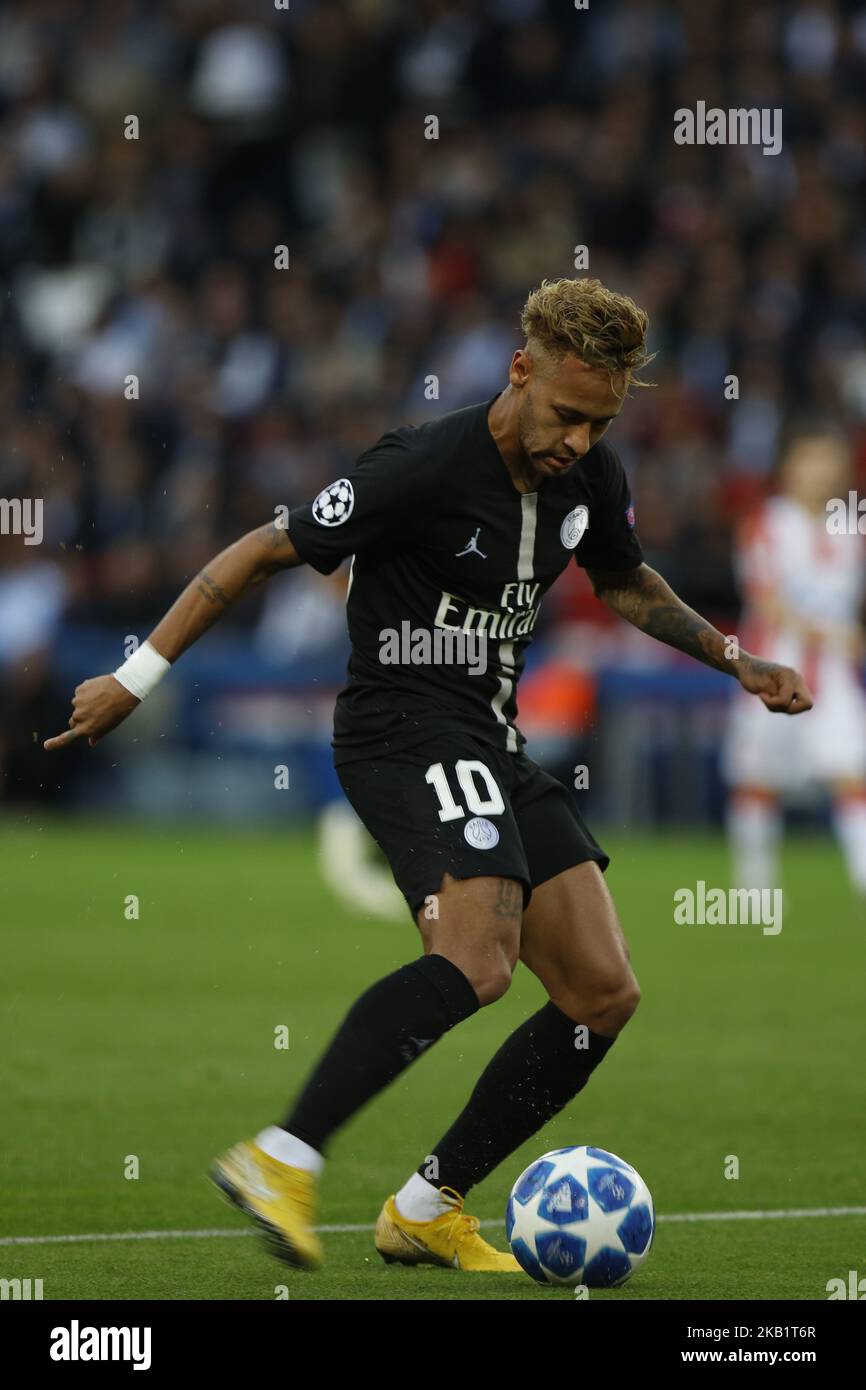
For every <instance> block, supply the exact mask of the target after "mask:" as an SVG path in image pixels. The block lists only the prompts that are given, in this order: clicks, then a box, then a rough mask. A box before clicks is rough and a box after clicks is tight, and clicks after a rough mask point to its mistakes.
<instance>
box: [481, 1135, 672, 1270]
mask: <svg viewBox="0 0 866 1390" xmlns="http://www.w3.org/2000/svg"><path fill="white" fill-rule="evenodd" d="M505 1229H506V1234H507V1236H508V1239H509V1241H510V1243H511V1249H512V1251H513V1252H514V1257H515V1259H516V1260H517V1262H518V1264H520V1265H521V1266H522V1268H523V1269H525V1270H526V1273H527V1274H529V1275H531V1276H532V1278H533V1279H537V1280H538V1282H539V1284H565V1285H571V1286H573V1285H575V1284H585V1285H586V1286H587V1288H591V1289H607V1288H612V1287H613V1286H614V1285H617V1284H624V1283H625V1281H626V1280H627V1279H630V1278H631V1276H632V1275H633V1274H634V1272H635V1270H636V1269H637V1268H638V1266H639V1265H641V1264H643V1262H644V1260H645V1259H646V1257H647V1255H648V1254H649V1251H650V1246H651V1245H652V1242H653V1235H654V1233H655V1211H654V1209H653V1199H652V1197H651V1195H650V1190H649V1188H648V1187H647V1185H646V1183H645V1182H644V1180H643V1178H642V1177H641V1175H640V1173H638V1171H637V1170H636V1169H635V1168H632V1166H631V1164H630V1163H626V1162H625V1160H624V1159H622V1158H617V1156H616V1154H612V1153H608V1151H607V1150H606V1149H594V1148H590V1147H588V1146H587V1145H585V1144H581V1145H578V1146H575V1147H573V1148H570V1149H554V1150H553V1151H552V1152H551V1153H549V1154H544V1156H543V1157H542V1158H539V1159H536V1161H535V1163H531V1164H530V1165H529V1167H528V1168H527V1169H526V1171H525V1172H523V1173H521V1174H520V1177H519V1178H518V1179H517V1182H516V1183H515V1184H514V1186H513V1188H512V1189H511V1196H510V1197H509V1198H508V1207H507V1208H506V1212H505Z"/></svg>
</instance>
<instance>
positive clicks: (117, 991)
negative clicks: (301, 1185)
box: [0, 820, 866, 1300]
mask: <svg viewBox="0 0 866 1390" xmlns="http://www.w3.org/2000/svg"><path fill="white" fill-rule="evenodd" d="M605 840H606V842H607V843H608V844H609V846H610V848H611V851H612V853H613V855H614V862H613V864H612V866H611V869H610V871H609V880H610V882H611V886H612V888H613V891H614V895H615V897H616V899H617V903H618V906H619V909H620V914H621V917H622V920H623V924H624V927H625V930H626V934H627V936H628V938H629V942H630V945H631V951H632V960H633V963H634V965H635V969H636V972H637V975H638V978H639V979H640V981H641V985H642V988H643V1002H642V1004H641V1007H640V1009H639V1010H638V1013H637V1015H636V1016H635V1018H634V1019H633V1020H632V1022H631V1024H630V1025H629V1027H628V1028H627V1029H626V1030H625V1032H624V1034H623V1036H622V1038H621V1039H620V1040H619V1041H618V1043H617V1045H616V1047H615V1048H614V1050H613V1051H612V1053H611V1055H610V1057H609V1058H608V1059H607V1060H606V1062H605V1064H604V1066H603V1067H602V1068H601V1070H600V1071H599V1072H598V1073H597V1074H596V1076H595V1077H594V1078H593V1080H592V1081H591V1082H590V1085H589V1087H588V1088H587V1090H586V1091H585V1092H584V1093H583V1095H582V1096H580V1097H579V1098H578V1099H577V1101H576V1102H575V1103H574V1105H573V1106H572V1107H570V1110H569V1112H568V1114H567V1116H566V1117H559V1118H558V1119H557V1120H556V1121H554V1122H553V1123H552V1124H550V1125H548V1126H547V1128H546V1129H545V1130H544V1131H543V1132H542V1133H541V1134H539V1135H538V1136H536V1137H535V1138H534V1139H533V1140H532V1141H531V1142H530V1143H529V1144H527V1145H526V1146H525V1147H524V1148H523V1149H522V1150H521V1151H520V1152H519V1153H517V1154H515V1155H514V1157H513V1158H512V1159H511V1160H510V1161H509V1162H508V1163H506V1164H504V1165H503V1166H502V1167H501V1168H500V1169H499V1170H498V1171H497V1172H495V1173H494V1174H493V1175H491V1177H490V1178H488V1179H487V1181H486V1182H485V1183H484V1184H483V1185H482V1186H481V1187H480V1188H478V1189H477V1190H476V1191H475V1192H474V1193H473V1194H472V1198H471V1203H470V1206H471V1209H472V1210H473V1211H475V1212H476V1213H477V1214H478V1215H479V1216H480V1217H482V1218H484V1219H487V1220H492V1221H494V1222H496V1223H498V1224H496V1225H493V1226H491V1227H490V1229H489V1231H488V1232H487V1234H488V1235H489V1236H490V1238H491V1239H493V1240H494V1241H495V1242H496V1243H497V1244H498V1245H499V1246H500V1247H501V1248H505V1236H504V1230H503V1228H502V1225H501V1222H502V1216H503V1209H504V1206H505V1199H506V1196H507V1193H508V1190H509V1187H510V1185H511V1183H512V1182H513V1180H514V1178H515V1177H516V1176H517V1174H518V1173H519V1172H520V1171H521V1169H522V1168H523V1167H524V1166H525V1165H526V1164H527V1163H529V1162H530V1161H531V1160H532V1159H533V1158H535V1157H537V1156H538V1155H540V1154H542V1153H544V1152H545V1151H546V1150H548V1149H551V1148H554V1147H558V1146H560V1145H564V1144H569V1143H591V1144H597V1145H601V1146H604V1147H606V1148H609V1149H612V1150H613V1151H614V1152H615V1153H619V1154H621V1155H622V1156H623V1157H625V1158H627V1159H628V1160H629V1161H630V1162H632V1163H634V1165H635V1166H636V1167H637V1168H638V1169H639V1170H640V1172H641V1173H642V1174H643V1176H644V1178H645V1179H646V1181H647V1182H648V1183H649V1185H650V1188H651V1189H652V1191H653V1194H654V1197H655V1201H656V1207H657V1210H658V1213H659V1215H660V1217H661V1218H662V1219H661V1221H660V1223H659V1226H658V1229H657V1232H656V1242H655V1246H654V1249H653V1251H652V1252H651V1255H650V1257H649V1259H648V1261H647V1263H646V1264H645V1265H644V1267H643V1269H641V1270H640V1271H639V1272H638V1274H637V1275H636V1276H635V1277H634V1278H633V1279H632V1281H631V1282H630V1283H629V1284H628V1285H626V1286H625V1287H624V1288H623V1289H621V1290H613V1291H608V1292H593V1293H592V1294H591V1297H592V1298H599V1299H619V1300H623V1299H626V1300H631V1299H683V1298H699V1299H703V1298H707V1299H778V1298H792V1299H802V1300H809V1299H816V1298H817V1299H825V1298H826V1296H827V1294H826V1284H827V1281H828V1280H829V1279H832V1278H836V1277H841V1278H843V1279H846V1281H847V1277H848V1271H849V1270H851V1269H857V1270H859V1271H860V1272H861V1273H866V1216H864V1215H857V1214H854V1215H846V1216H838V1215H836V1216H831V1215H827V1216H821V1215H811V1216H802V1217H796V1218H794V1219H770V1218H769V1217H767V1216H764V1217H761V1218H760V1219H756V1220H731V1221H717V1220H711V1221H703V1220H702V1221H696V1222H693V1223H692V1222H685V1221H678V1220H666V1219H665V1218H667V1217H672V1216H682V1215H684V1214H687V1213H718V1212H734V1211H748V1212H765V1213H766V1212H778V1211H786V1212H788V1211H792V1210H796V1209H808V1210H810V1211H814V1209H819V1208H839V1207H856V1206H861V1207H862V1205H863V1204H864V1182H863V1173H862V1134H861V1128H862V1072H863V1056H862V1033H861V1023H860V1021H861V1019H862V991H863V954H864V953H863V945H864V933H866V914H864V911H863V908H862V905H861V904H859V903H858V902H857V901H856V899H855V898H854V897H853V895H852V894H851V892H850V890H849V888H848V886H847V883H846V880H845V876H844V872H843V869H842V864H841V860H840V859H839V857H838V854H837V851H836V850H835V848H834V847H833V845H832V844H830V843H828V842H826V841H824V840H822V839H820V838H818V837H809V836H806V837H802V838H796V839H791V840H790V841H789V843H788V846H787V850H786V860H785V883H786V887H787V888H788V890H789V893H790V899H789V910H788V912H787V914H786V917H785V922H784V927H783V930H782V932H781V933H780V934H779V935H778V936H775V937H771V936H764V935H763V934H762V933H761V930H760V927H755V926H727V927H722V926H676V925H675V924H674V920H673V893H674V890H675V889H676V888H679V887H684V886H689V885H691V886H694V884H695V882H696V880H697V879H699V878H702V879H704V880H705V881H706V882H707V883H709V884H713V885H726V883H727V878H726V873H727V864H726V856H725V850H724V845H723V843H722V841H721V840H720V839H718V838H714V837H701V836H689V837H685V836H676V837H666V838H650V837H642V836H628V837H625V836H620V837H615V836H609V835H608V836H605ZM0 883H2V896H3V900H4V901H3V908H2V916H3V976H4V981H3V994H4V996H5V1006H4V1008H3V1010H2V1013H0V1046H2V1054H0V1055H2V1063H0V1073H2V1078H3V1081H2V1090H3V1092H4V1107H3V1108H4V1123H3V1126H2V1135H0V1154H2V1156H0V1237H2V1238H4V1240H5V1242H6V1243H3V1244H0V1278H15V1277H20V1278H31V1279H36V1278H41V1279H42V1280H43V1290H44V1297H45V1298H46V1299H55V1298H70V1299H79V1298H81V1299H134V1298H146V1299H229V1298H243V1299H274V1298H275V1297H277V1296H278V1292H277V1291H278V1288H279V1286H281V1285H282V1286H284V1287H285V1288H286V1289H287V1291H288V1296H289V1298H291V1299H296V1298H315V1299H345V1298H351V1299H380V1300H381V1299H417V1298H423V1299H537V1298H559V1299H562V1298H571V1297H572V1296H573V1295H572V1294H571V1292H570V1291H568V1290H554V1289H550V1290H548V1289H544V1288H540V1287H539V1286H537V1285H536V1284H534V1283H533V1282H532V1281H531V1280H530V1279H528V1278H525V1277H524V1276H523V1275H513V1276H487V1275H460V1274H457V1273H455V1272H452V1271H447V1270H440V1269H434V1268H422V1269H404V1268H401V1267H398V1266H390V1267H386V1266H385V1265H383V1264H382V1262H381V1261H380V1259H379V1257H378V1256H377V1254H376V1252H375V1250H374V1248H373V1245H372V1238H371V1234H370V1231H369V1229H366V1228H369V1227H371V1226H372V1224H373V1222H374V1221H375V1218H376V1215H377V1213H378V1211H379V1208H380V1206H381V1203H382V1201H383V1199H384V1198H385V1197H386V1196H387V1195H388V1193H390V1192H393V1191H394V1189H395V1187H397V1186H399V1185H400V1183H401V1182H402V1181H403V1180H404V1179H405V1177H406V1176H407V1175H408V1174H409V1173H410V1172H411V1171H412V1170H413V1169H414V1167H415V1166H416V1165H417V1163H418V1162H419V1161H420V1160H421V1159H422V1158H423V1157H424V1155H425V1154H427V1153H428V1152H429V1151H430V1147H431V1146H432V1145H433V1144H434V1143H435V1141H436V1139H437V1138H438V1137H439V1135H440V1133H441V1132H442V1131H443V1129H444V1128H445V1127H446V1125H447V1123H448V1122H449V1121H450V1119H451V1118H452V1116H453V1115H454V1114H455V1112H456V1110H457V1109H458V1107H460V1106H461V1105H462V1104H463V1102H464V1100H465V1098H466V1096H467V1094H468V1092H469V1090H470V1088H471V1086H472V1084H473V1082H474V1080H475V1078H476V1077H477V1075H478V1073H479V1072H480V1070H481V1068H482V1067H483V1066H484V1064H485V1062H486V1061H487V1059H488V1058H489V1057H490V1055H491V1054H492V1053H493V1051H494V1050H495V1048H496V1047H497V1045H498V1043H499V1042H500V1041H501V1040H502V1039H503V1038H504V1037H505V1036H506V1034H507V1033H508V1032H509V1031H510V1030H511V1029H512V1028H513V1027H514V1026H515V1025H516V1024H517V1023H518V1022H519V1021H520V1020H521V1019H523V1018H524V1017H525V1016H526V1015H527V1014H528V1013H529V1012H531V1011H533V1010H534V1009H535V1008H537V1007H538V1006H539V1005H540V1003H541V1002H542V994H541V991H540V989H539V987H538V986H537V984H536V982H535V981H534V980H533V979H532V977H531V976H530V975H529V974H528V973H527V972H526V971H525V970H524V969H523V967H520V968H519V969H518V972H517V975H516V977H515V981H514V984H513V986H512V989H511V992H510V993H509V994H508V995H507V996H506V998H505V999H504V1000H502V1001H501V1002H500V1003H499V1004H497V1005H495V1006H494V1007H493V1008H490V1009H487V1010H484V1011H482V1012H481V1013H479V1014H478V1015H476V1016H475V1017H474V1018H473V1019H471V1020H469V1021H468V1022H467V1023H465V1024H464V1025H463V1026H462V1027H460V1028H459V1029H456V1030H455V1031H454V1032H453V1033H452V1034H450V1035H449V1036H448V1037H447V1038H445V1039H444V1040H443V1041H442V1043H441V1044H440V1045H439V1046H437V1047H436V1048H435V1049H433V1050H432V1051H431V1053H430V1054H428V1055H426V1056H424V1057H423V1058H421V1059H420V1061H419V1062H418V1063H417V1064H416V1065H415V1066H414V1067H413V1068H411V1069H410V1070H409V1071H408V1072H407V1073H405V1074H404V1076H403V1077H401V1078H400V1080H399V1081H398V1082H397V1083H396V1084H395V1085H394V1086H393V1087H392V1088H391V1089H390V1090H389V1091H387V1092H386V1093H385V1094H384V1095H382V1096H381V1097H379V1098H378V1100H377V1101H375V1102H374V1103H373V1104H372V1105H371V1106H370V1107H368V1109H367V1110H365V1111H364V1112H363V1113H362V1114H361V1115H360V1116H358V1117H356V1119H355V1120H354V1121H353V1122H352V1124H351V1125H350V1126H349V1127H348V1128H347V1129H346V1130H345V1131H344V1132H343V1133H342V1134H341V1135H340V1136H339V1137H338V1139H337V1140H336V1141H335V1143H334V1145H333V1148H332V1153H331V1158H332V1162H331V1163H330V1164H329V1166H328V1169H327V1171H326V1174H325V1178H324V1182H323V1188H322V1208H321V1220H322V1222H323V1223H324V1224H325V1225H326V1226H335V1227H339V1226H344V1225H347V1226H350V1227H361V1228H364V1229H361V1230H357V1229H355V1230H349V1231H341V1230H335V1231H332V1232H330V1233H327V1234H325V1237H324V1240H325V1248H326V1254H327V1264H326V1266H325V1268H324V1269H323V1270H322V1271H321V1272H319V1273H316V1274H312V1275H310V1274H301V1273H298V1272H295V1271H292V1270H288V1269H286V1268H285V1267H284V1266H282V1265H279V1264H277V1263H276V1262H274V1261H272V1260H271V1259H270V1258H269V1257H268V1256H267V1255H266V1254H264V1253H263V1252H262V1251H261V1250H260V1248H259V1246H258V1242H257V1241H256V1240H255V1239H254V1238H251V1237H248V1236H247V1235H246V1234H245V1232H246V1224H245V1222H244V1220H243V1218H242V1217H240V1216H239V1215H238V1214H237V1213H236V1212H234V1211H233V1210H232V1209H230V1208H229V1207H228V1206H226V1205H225V1204H224V1203H222V1202H221V1201H220V1199H219V1198H218V1196H217V1195H216V1193H215V1192H214V1191H213V1190H212V1189H211V1187H210V1184H209V1183H208V1182H207V1181H206V1180H205V1177H204V1174H205V1171H206V1169H207V1167H208V1164H209V1160H210V1158H211V1157H212V1155H214V1154H215V1153H217V1152H219V1151H220V1150H222V1149H223V1148H225V1147H227V1146H228V1145H229V1144H230V1143H232V1142H234V1141H235V1140H236V1139H239V1138H242V1137H245V1136H247V1135H249V1134H251V1133H254V1132H255V1131H256V1130H257V1129H258V1128H260V1127H261V1126H262V1125H264V1124H266V1123H269V1122H271V1121H273V1120H275V1119H277V1118H279V1116H280V1114H281V1113H282V1112H283V1110H284V1108H285V1105H286V1102H287V1100H288V1099H289V1097H290V1096H291V1095H292V1093H293V1092H294V1090H295V1088H296V1087H297V1086H298V1084H299V1083H300V1081H301V1080H302V1078H303V1077H304V1075H305V1073H306V1071H307V1069H308V1067H309V1066H310V1064H311V1062H312V1061H313V1059H314V1058H315V1057H316V1055H317V1053H318V1052H319V1050H320V1049H321V1047H322V1046H323V1044H324V1043H325V1042H326V1040H327V1038H328V1037H329V1035H330V1033H331V1031H332V1030H333V1028H334V1026H335V1025H336V1023H337V1022H338V1021H339V1019H340V1018H341V1017H342V1015H343V1013H344V1012H345V1010H346V1008H347V1007H348V1005H349V1004H350V1003H351V1002H352V1000H353V999H354V998H355V997H356V995H357V994H358V993H359V992H360V990H361V989H362V988H363V987H365V986H366V985H367V984H368V983H370V982H372V981H373V980H375V979H377V978H379V977H380V976H381V975H383V974H384V973H386V972H388V971H390V970H392V969H394V968H395V967H396V966H397V965H399V964H401V963H402V962H404V961H406V960H410V959H412V958H413V957H414V956H415V955H416V954H417V952H418V942H417V937H416V935H415V932H414V930H413V928H412V926H411V923H410V922H409V920H408V916H407V919H406V923H405V925H393V924H384V923H381V922H377V921H373V920H370V919H367V918H362V917H355V918H353V917H351V916H350V915H349V914H347V913H346V912H345V911H343V910H342V909H341V908H339V907H338V906H337V905H336V904H335V903H334V901H333V900H332V898H330V897H329V895H328V892H327V890H326V889H325V888H324V887H323V885H322V883H321V881H320V879H319V876H318V873H317V871H316V868H315V857H314V847H313V841H312V839H311V837H310V836H308V835H298V834H294V833H287V834H285V835H280V834H276V833H274V832H272V831H268V832H266V833H252V832H248V833H245V834H239V833H230V832H228V831H226V830H224V829H219V830H205V829H201V828H197V829H194V830H193V829H190V828H188V827H179V828H177V829H164V830H160V831H155V830H153V829H137V828H134V827H119V826H118V827H115V826H106V825H102V824H99V825H88V824H82V823H75V824H69V823H62V822H47V823H45V824H44V825H43V824H39V823H38V822H37V821H35V820H34V821H31V822H29V823H28V822H20V821H18V822H14V823H13V822H11V821H7V822H6V824H5V826H4V829H3V834H2V840H0ZM130 894H136V895H138V897H139V899H140V915H139V918H138V920H127V918H126V917H125V915H124V902H125V899H126V898H127V896H128V895H130ZM280 1025H285V1027H287V1028H288V1030H289V1047H288V1050H277V1049H276V1048H275V1047H274V1030H275V1029H276V1028H278V1027H279V1026H280ZM130 1155H134V1156H136V1157H137V1159H138V1162H139V1165H140V1176H139V1177H138V1178H137V1179H133V1180H131V1179H128V1178H126V1177H125V1176H124V1166H125V1164H126V1162H127V1157H128V1156H130ZM729 1155H735V1156H736V1157H737V1159H738V1160H739V1173H740V1176H739V1178H738V1179H736V1180H732V1179H729V1178H726V1177H725V1165H726V1160H727V1158H728V1156H729ZM212 1230H216V1231H217V1232H221V1231H223V1232H233V1233H235V1234H234V1235H233V1234H216V1235H207V1234H203V1235H198V1236H196V1235H194V1234H191V1235H187V1236H178V1235H174V1236H165V1237H162V1238H155V1239H143V1240H138V1241H130V1240H111V1241H106V1242H99V1243H97V1242H90V1241H83V1242H79V1243H31V1244H10V1243H8V1239H9V1237H21V1236H27V1237H44V1236H57V1235H70V1234H94V1233H107V1234H112V1233H124V1232H133V1231H137V1232H144V1231H148V1232H153V1231H156V1232H162V1231H164V1232H192V1233H195V1232H202V1233H204V1232H209V1231H212Z"/></svg>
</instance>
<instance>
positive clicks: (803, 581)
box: [724, 428, 866, 897]
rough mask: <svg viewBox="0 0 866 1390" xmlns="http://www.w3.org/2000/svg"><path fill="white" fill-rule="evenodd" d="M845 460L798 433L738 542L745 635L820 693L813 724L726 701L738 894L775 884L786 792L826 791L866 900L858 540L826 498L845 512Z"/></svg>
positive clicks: (835, 446) (824, 434)
mask: <svg viewBox="0 0 866 1390" xmlns="http://www.w3.org/2000/svg"><path fill="white" fill-rule="evenodd" d="M851 481H852V480H851V462H850V457H849V451H848V448H847V445H846V444H845V442H844V440H843V439H841V438H840V437H839V436H838V435H837V434H835V433H834V432H832V431H827V430H821V429H820V428H813V429H811V430H806V431H802V430H801V431H798V432H797V433H796V434H794V435H793V436H792V438H791V439H790V440H789V442H788V444H787V446H786V448H785V450H784V453H783V455H782V458H781V461H780V465H779V469H778V491H777V492H776V494H775V495H774V496H772V497H770V498H769V499H768V501H766V502H765V503H764V504H763V506H762V507H760V508H759V509H758V511H757V512H756V513H755V514H754V515H753V516H752V517H750V518H749V519H748V520H747V522H746V524H745V526H744V527H743V530H742V534H741V536H740V540H739V545H738V556H737V559H738V570H739V575H740V580H741V583H742V587H743V591H744V596H745V600H746V610H745V621H744V629H743V636H744V638H745V640H746V642H748V643H749V645H751V643H752V641H753V640H755V641H757V642H759V643H760V645H761V649H762V650H763V651H765V652H766V653H767V654H768V656H770V657H772V659H773V660H775V661H780V662H790V663H792V664H794V663H795V664H796V665H797V666H798V667H799V666H801V665H802V667H803V669H804V672H805V675H806V678H807V679H808V682H809V685H810V687H811V688H812V689H813V690H814V691H815V692H816V695H817V696H818V704H817V706H816V709H815V713H814V714H813V716H812V718H811V719H804V720H803V721H802V723H800V722H797V723H796V724H791V723H789V722H788V721H787V720H784V721H780V720H775V721H773V723H772V724H770V725H769V726H768V724H767V721H766V720H764V719H760V718H757V719H756V718H755V715H756V714H758V715H760V710H758V709H756V708H755V704H754V701H750V700H747V699H745V698H744V697H736V696H735V698H734V700H733V701H732V703H731V713H730V722H729V726H728V736H727V739H726V745H725V758H724V765H725V772H726V775H727V779H728V781H729V783H730V786H731V797H730V803H729V810H728V828H729V837H730V845H731V852H732V859H733V864H732V868H733V873H734V877H735V878H736V881H737V883H738V884H740V885H741V886H742V887H744V888H769V887H771V886H773V885H774V884H775V883H776V878H777V873H778V850H779V843H780V839H781V832H782V806H783V804H784V800H785V798H786V797H787V796H789V795H790V794H791V793H792V792H794V791H797V790H800V789H802V788H805V787H813V788H814V787H827V788H829V790H830V793H831V796H832V800H833V824H834V828H835V831H836V834H837V836H838V839H839V842H840V844H841V846H842V851H843V854H844V856H845V860H846V864H847V868H848V874H849V877H850V879H851V882H852V884H853V885H854V887H855V889H856V890H857V891H858V892H859V893H860V894H861V895H863V896H864V897H866V696H864V693H863V684H862V667H863V657H864V654H866V644H864V634H863V626H862V610H863V599H864V594H866V540H864V538H863V536H862V535H860V534H859V533H858V531H857V529H856V526H855V527H853V528H851V527H850V526H847V525H846V526H845V527H844V528H842V529H841V530H840V532H839V533H838V534H837V533H836V532H837V528H836V526H835V524H834V519H833V517H831V516H830V515H828V510H827V507H828V503H830V502H831V501H832V500H833V499H839V500H840V501H842V500H844V503H845V509H846V511H847V503H848V490H849V487H850V484H851Z"/></svg>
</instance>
